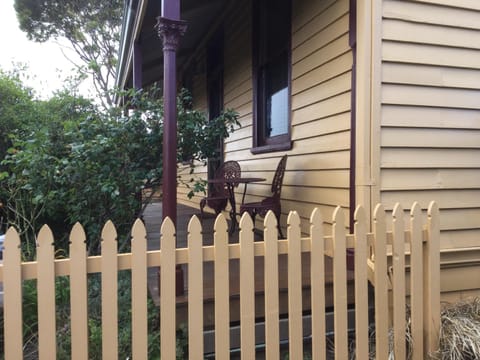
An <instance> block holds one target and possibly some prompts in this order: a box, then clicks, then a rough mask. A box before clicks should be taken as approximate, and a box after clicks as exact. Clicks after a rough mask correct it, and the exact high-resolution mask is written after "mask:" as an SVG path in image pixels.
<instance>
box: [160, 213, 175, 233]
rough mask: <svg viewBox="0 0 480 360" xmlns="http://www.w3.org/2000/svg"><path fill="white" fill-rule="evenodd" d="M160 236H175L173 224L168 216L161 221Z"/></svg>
mask: <svg viewBox="0 0 480 360" xmlns="http://www.w3.org/2000/svg"><path fill="white" fill-rule="evenodd" d="M160 234H162V236H172V237H173V236H175V224H174V223H173V221H172V219H170V217H169V216H167V217H166V218H165V219H164V220H163V222H162V226H161V228H160Z"/></svg>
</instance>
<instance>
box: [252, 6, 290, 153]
mask: <svg viewBox="0 0 480 360" xmlns="http://www.w3.org/2000/svg"><path fill="white" fill-rule="evenodd" d="M290 18H291V4H290V0H263V1H255V2H254V7H253V23H254V27H253V38H252V42H253V79H254V80H253V81H254V85H253V88H254V115H253V131H254V134H253V148H252V152H253V153H261V152H268V151H277V150H288V149H290V148H291V146H292V145H291V137H290V68H291V66H290V38H291V29H290Z"/></svg>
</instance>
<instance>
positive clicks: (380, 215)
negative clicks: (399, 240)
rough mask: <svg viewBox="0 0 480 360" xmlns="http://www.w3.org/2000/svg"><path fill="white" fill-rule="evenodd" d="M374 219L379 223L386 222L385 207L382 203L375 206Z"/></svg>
mask: <svg viewBox="0 0 480 360" xmlns="http://www.w3.org/2000/svg"><path fill="white" fill-rule="evenodd" d="M373 221H374V222H376V223H378V222H382V223H384V221H385V208H384V207H383V205H382V204H377V206H375V210H373Z"/></svg>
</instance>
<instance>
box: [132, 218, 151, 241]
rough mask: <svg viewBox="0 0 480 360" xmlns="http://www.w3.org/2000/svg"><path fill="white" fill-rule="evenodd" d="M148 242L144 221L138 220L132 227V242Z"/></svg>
mask: <svg viewBox="0 0 480 360" xmlns="http://www.w3.org/2000/svg"><path fill="white" fill-rule="evenodd" d="M140 240H141V241H147V230H146V229H145V225H144V223H143V221H142V220H140V219H137V220H135V222H134V223H133V226H132V242H137V241H140Z"/></svg>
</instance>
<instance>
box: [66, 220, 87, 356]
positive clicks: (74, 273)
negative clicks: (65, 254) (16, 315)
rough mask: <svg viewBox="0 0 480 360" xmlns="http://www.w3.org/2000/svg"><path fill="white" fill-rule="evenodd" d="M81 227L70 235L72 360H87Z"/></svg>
mask: <svg viewBox="0 0 480 360" xmlns="http://www.w3.org/2000/svg"><path fill="white" fill-rule="evenodd" d="M85 240H86V236H85V231H84V230H83V227H82V226H81V225H80V224H79V223H76V224H75V225H74V226H73V229H72V231H71V233H70V313H71V315H70V316H71V332H72V340H71V341H72V350H71V355H72V359H73V360H81V359H83V360H87V359H88V322H87V321H88V308H87V298H88V295H87V247H86V244H85Z"/></svg>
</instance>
